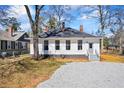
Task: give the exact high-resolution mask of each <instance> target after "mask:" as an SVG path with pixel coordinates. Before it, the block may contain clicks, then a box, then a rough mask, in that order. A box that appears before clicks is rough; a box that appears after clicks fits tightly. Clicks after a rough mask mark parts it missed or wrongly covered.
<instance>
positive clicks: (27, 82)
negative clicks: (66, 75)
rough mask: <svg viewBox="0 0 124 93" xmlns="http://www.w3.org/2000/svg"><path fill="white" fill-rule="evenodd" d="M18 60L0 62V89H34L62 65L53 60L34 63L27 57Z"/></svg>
mask: <svg viewBox="0 0 124 93" xmlns="http://www.w3.org/2000/svg"><path fill="white" fill-rule="evenodd" d="M20 58H21V57H19V58H17V59H18V60H15V61H9V60H8V59H5V60H4V61H2V60H0V87H6V88H10V87H11V88H24V87H36V85H37V84H38V83H40V82H42V81H44V80H47V79H48V78H49V77H50V76H51V75H52V73H53V72H54V71H55V70H56V69H57V68H59V67H60V66H61V65H63V64H64V63H63V62H57V61H56V60H54V59H52V60H51V59H47V60H46V59H45V60H39V61H35V60H33V59H32V58H30V57H27V56H26V57H22V58H21V59H20ZM19 59H20V60H19ZM6 60H7V61H6Z"/></svg>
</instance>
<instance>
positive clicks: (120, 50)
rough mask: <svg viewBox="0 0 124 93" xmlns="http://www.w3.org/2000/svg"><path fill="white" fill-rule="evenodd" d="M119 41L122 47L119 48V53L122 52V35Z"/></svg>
mask: <svg viewBox="0 0 124 93" xmlns="http://www.w3.org/2000/svg"><path fill="white" fill-rule="evenodd" d="M119 41H120V46H119V47H120V49H119V54H122V40H121V37H120V39H119Z"/></svg>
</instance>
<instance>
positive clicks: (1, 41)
mask: <svg viewBox="0 0 124 93" xmlns="http://www.w3.org/2000/svg"><path fill="white" fill-rule="evenodd" d="M28 37H29V36H28V34H27V33H26V32H23V31H17V32H14V30H13V29H12V28H11V27H9V28H8V31H0V55H2V54H4V55H7V54H8V55H13V54H16V53H17V54H20V53H26V52H28V50H29V47H28V45H29V40H27V39H26V38H28Z"/></svg>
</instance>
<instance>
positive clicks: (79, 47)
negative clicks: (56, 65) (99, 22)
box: [78, 40, 83, 50]
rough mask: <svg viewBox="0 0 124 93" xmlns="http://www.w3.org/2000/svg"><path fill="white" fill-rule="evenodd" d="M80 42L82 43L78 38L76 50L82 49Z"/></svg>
mask: <svg viewBox="0 0 124 93" xmlns="http://www.w3.org/2000/svg"><path fill="white" fill-rule="evenodd" d="M82 44H83V41H82V40H78V50H82Z"/></svg>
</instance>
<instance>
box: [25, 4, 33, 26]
mask: <svg viewBox="0 0 124 93" xmlns="http://www.w3.org/2000/svg"><path fill="white" fill-rule="evenodd" d="M24 6H25V9H26V11H27V15H28V18H29V21H30V23H31V24H33V23H34V21H33V19H32V16H31V12H30V10H29V7H28V6H27V5H24Z"/></svg>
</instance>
